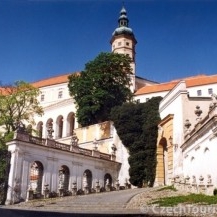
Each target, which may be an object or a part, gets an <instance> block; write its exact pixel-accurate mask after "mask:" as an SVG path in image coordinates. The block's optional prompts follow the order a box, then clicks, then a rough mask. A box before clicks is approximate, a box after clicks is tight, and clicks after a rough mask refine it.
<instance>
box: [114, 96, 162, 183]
mask: <svg viewBox="0 0 217 217" xmlns="http://www.w3.org/2000/svg"><path fill="white" fill-rule="evenodd" d="M161 99H162V98H161V97H154V98H152V99H150V100H149V101H148V102H146V103H140V104H133V103H125V104H124V105H122V106H119V107H115V108H113V109H112V112H111V119H112V120H113V122H114V126H115V128H116V130H117V133H118V135H119V137H120V139H121V140H122V142H123V144H124V146H125V147H126V148H127V149H128V150H129V155H130V156H129V159H128V161H129V165H130V169H129V175H130V182H131V183H132V184H133V185H135V186H138V187H142V186H143V185H144V183H146V184H147V183H148V184H149V186H152V185H153V184H154V180H155V168H156V143H157V134H158V123H159V121H160V116H159V112H158V108H159V102H160V100H161Z"/></svg>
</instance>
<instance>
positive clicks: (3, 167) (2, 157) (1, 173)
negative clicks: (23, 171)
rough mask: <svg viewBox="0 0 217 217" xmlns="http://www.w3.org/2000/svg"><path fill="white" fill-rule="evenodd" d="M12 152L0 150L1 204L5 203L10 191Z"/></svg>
mask: <svg viewBox="0 0 217 217" xmlns="http://www.w3.org/2000/svg"><path fill="white" fill-rule="evenodd" d="M10 160H11V153H10V152H9V151H7V150H0V204H1V205H4V204H5V201H6V198H7V191H8V177H9V172H10Z"/></svg>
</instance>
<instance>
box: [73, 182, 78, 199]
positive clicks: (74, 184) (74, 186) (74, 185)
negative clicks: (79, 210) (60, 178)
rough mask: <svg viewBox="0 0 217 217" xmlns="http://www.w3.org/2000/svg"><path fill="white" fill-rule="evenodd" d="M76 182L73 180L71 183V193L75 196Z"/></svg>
mask: <svg viewBox="0 0 217 217" xmlns="http://www.w3.org/2000/svg"><path fill="white" fill-rule="evenodd" d="M77 191H78V190H77V183H76V182H73V183H72V195H73V196H75V195H77Z"/></svg>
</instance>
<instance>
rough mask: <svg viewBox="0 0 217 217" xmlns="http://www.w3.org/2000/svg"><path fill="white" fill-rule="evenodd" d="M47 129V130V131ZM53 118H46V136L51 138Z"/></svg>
mask: <svg viewBox="0 0 217 217" xmlns="http://www.w3.org/2000/svg"><path fill="white" fill-rule="evenodd" d="M48 131H49V132H48ZM53 131H54V130H53V119H52V118H49V119H48V120H47V123H46V137H48V138H49V139H52V138H53V134H52V133H53Z"/></svg>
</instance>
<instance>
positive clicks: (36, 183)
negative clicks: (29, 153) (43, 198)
mask: <svg viewBox="0 0 217 217" xmlns="http://www.w3.org/2000/svg"><path fill="white" fill-rule="evenodd" d="M43 174H44V167H43V164H42V163H41V162H40V161H34V162H32V163H31V166H30V187H31V188H32V190H33V191H34V192H35V193H40V194H41V193H42V180H43Z"/></svg>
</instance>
